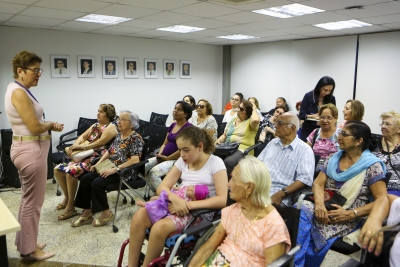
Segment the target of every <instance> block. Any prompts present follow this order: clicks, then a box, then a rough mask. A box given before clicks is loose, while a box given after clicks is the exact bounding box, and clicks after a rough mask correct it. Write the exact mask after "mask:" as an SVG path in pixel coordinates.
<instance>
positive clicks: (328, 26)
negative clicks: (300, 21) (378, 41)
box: [314, 19, 372, 31]
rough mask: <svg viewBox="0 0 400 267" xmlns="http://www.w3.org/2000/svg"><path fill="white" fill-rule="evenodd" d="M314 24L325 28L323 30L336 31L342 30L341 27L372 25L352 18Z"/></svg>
mask: <svg viewBox="0 0 400 267" xmlns="http://www.w3.org/2000/svg"><path fill="white" fill-rule="evenodd" d="M314 26H315V27H319V28H322V29H325V30H329V31H337V30H343V29H351V28H360V27H368V26H372V24H369V23H366V22H362V21H359V20H355V19H352V20H343V21H337V22H328V23H321V24H315V25H314Z"/></svg>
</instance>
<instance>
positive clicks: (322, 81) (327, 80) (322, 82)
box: [314, 76, 335, 104]
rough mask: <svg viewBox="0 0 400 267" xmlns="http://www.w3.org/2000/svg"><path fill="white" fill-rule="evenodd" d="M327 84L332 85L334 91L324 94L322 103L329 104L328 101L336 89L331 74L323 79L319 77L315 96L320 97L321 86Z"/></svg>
mask: <svg viewBox="0 0 400 267" xmlns="http://www.w3.org/2000/svg"><path fill="white" fill-rule="evenodd" d="M326 85H332V86H333V88H332V92H331V93H330V94H329V95H326V96H324V99H323V101H322V104H327V103H328V102H327V101H328V100H329V98H330V97H331V95H333V92H334V91H335V81H334V80H333V79H332V78H331V77H329V76H324V77H322V78H321V79H319V81H318V83H317V85H316V86H315V88H314V96H315V98H318V97H319V93H320V92H321V88H322V87H324V86H326ZM317 102H318V101H317Z"/></svg>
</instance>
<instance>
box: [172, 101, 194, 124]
mask: <svg viewBox="0 0 400 267" xmlns="http://www.w3.org/2000/svg"><path fill="white" fill-rule="evenodd" d="M178 104H181V106H182V109H183V112H184V113H186V114H187V116H186V120H187V121H188V120H189V119H190V118H191V117H192V111H193V110H192V106H190V104H189V103H186V102H185V101H182V100H180V101H178V102H176V104H175V106H176V105H178Z"/></svg>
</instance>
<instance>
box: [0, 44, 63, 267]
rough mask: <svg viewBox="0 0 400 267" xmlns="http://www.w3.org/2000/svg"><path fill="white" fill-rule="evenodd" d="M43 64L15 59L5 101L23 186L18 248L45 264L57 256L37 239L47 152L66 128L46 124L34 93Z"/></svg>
mask: <svg viewBox="0 0 400 267" xmlns="http://www.w3.org/2000/svg"><path fill="white" fill-rule="evenodd" d="M41 63H42V59H41V58H40V57H39V56H38V55H36V54H35V53H31V52H28V51H21V52H20V53H18V54H17V55H15V57H14V59H13V61H12V67H13V72H14V79H15V80H14V81H13V82H11V83H10V84H9V85H8V87H7V92H6V95H5V99H4V107H5V110H6V112H7V117H8V120H9V122H10V124H11V128H12V131H13V139H12V146H11V159H12V162H13V163H14V165H15V167H16V168H17V169H18V173H19V179H20V182H21V203H20V207H19V213H18V222H19V223H20V224H21V231H18V232H17V234H16V237H15V245H16V246H17V250H18V251H19V252H20V253H21V257H23V258H27V259H32V260H45V259H48V258H50V257H53V256H54V255H55V254H54V253H50V252H46V253H45V252H44V251H42V249H43V248H44V247H45V246H46V244H45V243H42V244H38V243H37V238H38V234H39V220H40V212H41V210H42V205H43V202H44V195H45V193H46V180H47V151H49V148H50V140H51V136H50V135H49V133H48V131H56V132H60V131H62V129H63V127H64V124H60V123H57V122H52V121H45V120H44V111H43V107H42V105H41V104H39V102H38V101H37V100H36V98H35V97H34V96H33V94H32V93H31V88H32V87H35V86H37V85H38V83H39V79H40V77H41V76H42V73H43V70H42V69H41V68H40V64H41ZM42 117H43V119H42ZM2 216H3V215H2ZM2 221H3V219H2ZM4 240H5V238H4ZM5 265H7V262H6V263H5Z"/></svg>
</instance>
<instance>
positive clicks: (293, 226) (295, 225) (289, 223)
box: [274, 205, 301, 247]
mask: <svg viewBox="0 0 400 267" xmlns="http://www.w3.org/2000/svg"><path fill="white" fill-rule="evenodd" d="M274 207H275V208H276V210H277V211H278V212H279V214H280V215H281V217H282V219H283V220H284V221H285V223H286V227H287V229H288V231H289V235H290V242H291V243H292V247H295V246H296V245H297V244H296V242H297V233H298V229H299V223H300V212H301V210H300V209H296V208H292V207H281V206H277V205H274Z"/></svg>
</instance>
